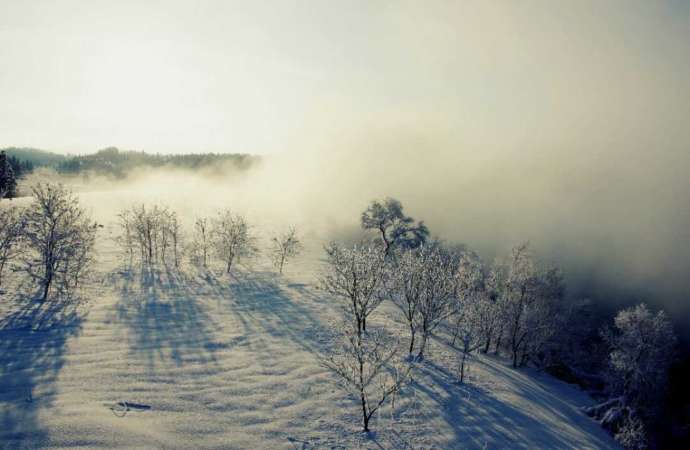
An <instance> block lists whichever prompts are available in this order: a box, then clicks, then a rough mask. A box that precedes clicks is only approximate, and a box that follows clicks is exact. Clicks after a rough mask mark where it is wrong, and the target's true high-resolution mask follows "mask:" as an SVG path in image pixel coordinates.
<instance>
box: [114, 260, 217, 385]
mask: <svg viewBox="0 0 690 450" xmlns="http://www.w3.org/2000/svg"><path fill="white" fill-rule="evenodd" d="M118 275H119V276H118V277H116V279H115V281H116V283H118V284H119V297H120V298H119V300H118V302H117V305H116V313H117V318H118V320H119V322H120V323H121V324H123V325H124V331H125V333H126V336H125V339H127V342H128V344H129V349H130V352H131V353H132V354H134V355H136V357H137V358H139V359H141V360H143V361H144V363H145V364H146V367H147V371H148V372H149V373H150V374H155V372H156V371H157V370H158V369H159V368H160V367H159V366H162V365H166V364H167V362H169V361H172V362H173V363H174V364H175V365H176V366H182V365H185V364H193V363H199V364H209V363H214V362H216V358H215V355H214V353H215V350H216V345H217V343H216V342H215V341H214V339H213V336H214V329H213V324H214V321H213V318H212V317H211V315H210V314H209V312H208V310H207V309H206V308H204V307H203V305H200V304H199V301H198V299H197V298H196V297H195V295H194V294H195V293H194V289H193V285H191V283H190V282H189V280H188V279H186V278H185V277H184V276H183V275H181V274H179V273H178V272H177V271H174V270H169V269H167V268H162V269H161V270H157V269H150V270H148V269H147V270H142V271H141V273H139V274H136V273H134V272H120V273H119V274H118Z"/></svg>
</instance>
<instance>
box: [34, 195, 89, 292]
mask: <svg viewBox="0 0 690 450" xmlns="http://www.w3.org/2000/svg"><path fill="white" fill-rule="evenodd" d="M32 192H33V197H34V199H33V203H32V204H31V205H30V206H29V207H28V208H27V211H26V216H25V217H26V222H25V227H24V233H23V236H24V238H25V239H26V249H27V256H26V270H27V272H28V274H29V275H30V276H31V277H32V278H33V279H35V280H36V281H37V282H38V284H39V286H40V288H41V299H42V300H43V301H45V300H46V299H47V298H48V294H49V292H50V291H51V288H53V287H57V289H58V290H59V291H64V290H66V289H70V288H74V287H76V286H77V285H78V284H79V282H80V280H81V277H82V275H83V273H84V271H85V270H86V269H87V268H88V266H89V265H90V264H91V262H92V259H93V247H94V242H95V236H96V228H97V224H96V223H95V222H93V221H92V220H91V218H90V217H89V215H88V214H87V213H86V211H85V210H84V209H83V208H82V207H81V206H80V205H79V202H78V200H77V199H76V197H74V195H73V194H72V193H71V192H70V191H69V190H68V189H66V188H65V187H64V186H62V185H60V184H38V185H36V186H34V187H33V189H32Z"/></svg>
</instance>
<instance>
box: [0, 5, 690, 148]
mask: <svg viewBox="0 0 690 450" xmlns="http://www.w3.org/2000/svg"><path fill="white" fill-rule="evenodd" d="M688 42H690V7H689V6H688V4H687V3H685V2H682V1H671V2H664V1H658V2H657V1H655V2H649V1H636V0H628V1H571V2H568V1H563V2H552V1H513V2H506V1H491V0H488V1H486V0H484V1H457V2H444V1H424V2H421V1H416V2H407V1H403V0H400V1H379V0H369V1H340V2H333V1H318V2H317V1H310V2H307V1H301V2H300V1H278V0H276V1H271V2H233V1H179V0H167V1H151V0H136V1H128V0H122V1H117V2H113V1H100V0H90V1H71V0H50V1H42V0H32V1H15V0H0V61H2V67H3V69H2V70H1V71H0V146H2V147H5V146H31V147H37V148H44V149H49V150H54V151H59V152H70V153H75V152H76V153H82V152H91V151H95V150H97V149H100V148H104V147H107V146H118V147H120V148H126V149H136V150H146V151H151V152H163V153H178V152H207V151H213V152H246V153H258V154H272V153H280V152H286V151H287V152H290V151H295V149H297V148H302V147H309V146H311V147H320V148H321V149H322V151H327V150H328V148H329V146H331V145H332V144H333V143H334V142H342V141H343V140H348V139H350V138H352V137H353V136H356V135H358V134H368V133H370V132H372V131H373V132H377V133H391V134H394V133H396V132H398V131H404V132H409V131H410V130H419V133H420V134H423V135H425V136H432V138H434V139H437V138H438V139H439V140H440V141H441V142H443V144H439V145H443V146H445V147H447V148H448V149H449V151H451V150H452V151H453V152H461V153H462V152H464V153H465V154H467V155H468V157H470V158H472V157H476V155H477V153H485V152H491V151H493V150H495V149H497V148H508V147H509V148H510V152H512V153H513V154H514V153H519V152H520V151H522V149H523V148H534V147H538V146H541V147H544V148H545V147H553V148H559V146H561V144H563V143H568V144H569V143H573V142H578V140H580V141H581V142H582V145H583V146H584V145H586V144H587V139H586V138H585V139H582V137H583V136H586V135H591V134H596V135H597V136H599V137H601V139H604V140H606V141H608V142H609V143H610V144H611V145H616V143H617V142H619V141H620V139H621V138H623V137H626V136H627V135H629V134H630V133H632V134H636V135H640V137H641V138H644V139H652V140H653V139H657V138H658V137H659V136H660V135H664V136H665V138H666V139H669V140H672V139H675V137H674V136H673V134H675V133H681V134H682V133H686V130H687V129H686V128H685V126H684V125H685V124H684V123H679V120H682V119H681V117H682V116H683V115H685V116H687V115H688V112H689V107H688V104H689V103H690V102H688V95H689V94H688V91H689V90H690V89H689V88H690V82H689V81H688V78H689V77H688V75H689V74H690V69H689V68H690V45H688ZM604 125H605V126H606V127H604ZM604 128H605V129H604Z"/></svg>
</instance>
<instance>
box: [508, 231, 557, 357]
mask: <svg viewBox="0 0 690 450" xmlns="http://www.w3.org/2000/svg"><path fill="white" fill-rule="evenodd" d="M494 273H500V274H501V275H500V276H497V277H496V279H497V281H498V283H497V286H496V289H497V291H498V295H499V300H498V302H499V307H500V310H501V311H500V314H501V319H502V321H503V325H502V327H503V329H504V330H505V333H506V336H507V338H508V346H509V351H510V354H511V357H512V364H513V367H515V368H517V367H519V366H522V365H524V364H525V363H526V362H527V361H528V360H529V358H530V357H531V356H532V355H534V354H536V353H538V352H539V351H540V348H541V346H542V345H543V344H544V343H546V342H547V341H548V340H549V339H550V338H551V336H552V335H553V333H554V331H555V324H556V319H557V312H558V308H559V307H560V306H561V305H560V303H561V302H560V300H561V299H562V296H563V292H564V288H563V278H562V275H561V273H560V271H559V270H558V269H555V268H549V269H546V270H541V269H539V268H538V267H537V265H536V263H535V261H534V258H533V257H532V254H531V253H530V251H529V244H528V243H523V244H520V245H518V246H516V247H515V248H513V250H512V253H511V257H510V260H509V261H508V262H507V263H506V264H505V265H504V267H501V268H498V269H495V271H494Z"/></svg>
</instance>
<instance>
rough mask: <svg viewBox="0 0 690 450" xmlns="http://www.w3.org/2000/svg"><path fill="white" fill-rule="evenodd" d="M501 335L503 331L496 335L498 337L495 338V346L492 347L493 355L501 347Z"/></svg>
mask: <svg viewBox="0 0 690 450" xmlns="http://www.w3.org/2000/svg"><path fill="white" fill-rule="evenodd" d="M502 337H503V333H501V334H499V335H498V339H496V347H494V355H498V351H499V350H500V348H501V338H502Z"/></svg>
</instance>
